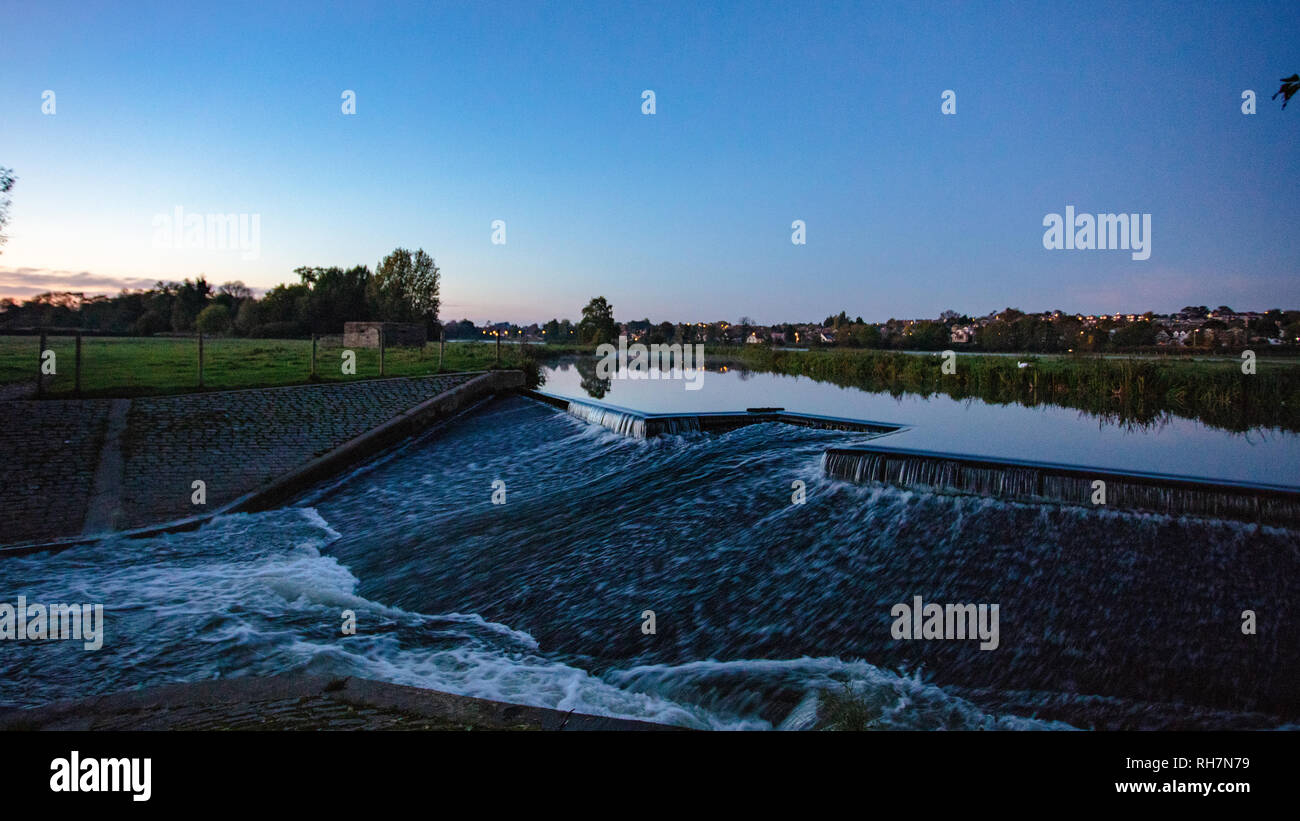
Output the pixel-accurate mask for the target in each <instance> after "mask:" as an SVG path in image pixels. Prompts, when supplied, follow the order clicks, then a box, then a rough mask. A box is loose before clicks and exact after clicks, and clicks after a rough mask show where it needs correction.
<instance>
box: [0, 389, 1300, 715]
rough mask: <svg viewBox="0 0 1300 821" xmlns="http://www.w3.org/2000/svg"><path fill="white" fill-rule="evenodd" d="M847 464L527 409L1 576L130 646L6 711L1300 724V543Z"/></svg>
mask: <svg viewBox="0 0 1300 821" xmlns="http://www.w3.org/2000/svg"><path fill="white" fill-rule="evenodd" d="M854 441H855V435H854V434H849V433H841V432H833V431H816V430H809V429H803V428H794V427H787V426H781V425H775V424H772V425H756V426H752V427H747V428H742V429H740V430H736V431H733V432H731V433H727V434H723V435H706V434H687V435H683V436H667V437H661V438H658V439H652V440H648V441H646V440H635V439H631V438H627V437H622V436H618V435H616V434H613V433H611V432H609V431H607V430H605V429H604V428H600V427H597V426H593V425H588V424H586V423H584V422H581V421H579V420H576V419H574V418H572V417H569V416H568V415H566V414H563V413H559V412H557V411H555V410H553V409H551V408H548V407H545V406H542V405H540V404H537V403H533V402H531V401H528V400H524V399H509V400H503V401H500V402H497V403H495V404H493V405H491V406H490V407H488V408H487V409H486V410H485V411H484V412H481V413H478V414H476V415H473V416H470V417H466V418H465V419H463V420H462V421H460V422H458V423H457V424H455V425H454V426H453V427H451V428H450V429H448V430H447V431H445V432H443V433H442V434H440V435H439V436H437V437H435V438H432V439H429V440H427V441H423V442H417V443H415V444H414V445H412V446H410V447H408V448H407V449H405V450H404V451H402V452H400V453H397V454H396V455H394V456H393V457H392V458H390V459H388V460H387V461H384V462H382V463H380V464H378V465H376V466H373V467H371V468H368V469H365V470H362V471H359V472H357V473H354V474H352V475H350V476H348V477H345V478H344V479H342V480H341V481H339V482H337V483H334V484H332V485H330V486H329V487H326V488H323V489H321V490H318V491H316V492H314V493H313V494H310V495H309V496H308V497H306V498H305V499H303V500H301V502H300V503H299V504H300V506H299V507H294V508H286V509H282V510H278V511H272V512H268V513H264V514H258V515H239V516H228V517H223V518H221V519H218V520H217V521H215V522H213V523H212V524H210V525H209V526H207V527H205V528H204V529H202V530H200V531H197V532H193V533H184V534H175V535H170V536H165V537H160V538H155V539H149V540H134V541H128V540H115V539H110V540H106V541H104V542H101V543H98V544H96V545H91V546H87V547H83V548H77V549H74V550H70V551H67V552H64V553H61V554H58V555H54V556H32V557H26V558H20V559H14V560H10V561H6V562H0V592H3V593H4V594H5V598H4V599H3V600H5V601H10V602H12V601H14V599H15V598H16V596H17V595H18V594H19V593H22V594H24V595H26V596H27V598H28V600H29V601H60V602H62V601H86V602H103V603H104V604H105V608H106V619H107V622H108V626H107V631H108V632H107V638H106V640H105V645H104V648H103V649H102V650H100V651H98V652H86V651H83V650H81V649H80V644H79V643H71V642H62V643H54V642H51V643H45V644H38V643H29V642H7V643H6V644H7V645H8V646H6V647H3V648H2V649H3V655H2V656H0V701H3V702H5V703H11V704H38V703H44V702H47V701H50V700H52V699H55V698H68V697H75V696H80V695H86V694H91V693H100V692H111V691H115V690H121V689H125V688H130V687H135V686H143V685H149V684H158V683H163V682H168V681H177V680H196V679H205V678H212V677H225V676H239V675H259V674H271V673H279V672H287V671H307V672H317V673H336V674H353V675H359V676H364V677H369V678H379V679H385V680H389V681H396V682H399V683H405V684H414V685H419V686H425V687H432V688H437V689H443V690H448V691H452V692H458V693H464V694H468V695H475V696H482V697H488V698H497V699H502V700H508V701H515V702H520V703H526V704H534V705H539V706H549V707H558V708H561V709H565V710H568V709H576V710H578V711H581V712H593V713H601V714H607V715H618V716H629V717H636V718H646V719H651V720H657V721H666V722H673V723H679V724H685V725H689V726H697V727H734V728H766V727H785V728H800V727H810V726H815V725H816V723H817V709H816V704H817V693H818V691H820V690H822V689H825V688H839V687H841V686H842V683H843V682H848V683H849V684H850V686H851V687H852V688H853V689H855V690H856V691H857V692H859V693H861V694H863V695H864V697H865V698H866V699H867V700H868V701H869V702H870V703H871V704H872V705H874V707H875V709H877V710H878V711H879V713H880V716H881V726H884V727H897V728H1033V727H1065V726H1074V727H1081V728H1088V727H1123V728H1138V727H1141V728H1154V727H1179V728H1185V727H1230V728H1231V727H1274V726H1283V725H1288V724H1290V723H1291V722H1294V721H1295V720H1296V718H1297V715H1300V695H1297V692H1296V688H1295V686H1294V682H1295V680H1296V674H1297V672H1300V671H1298V670H1297V668H1296V660H1297V658H1298V657H1300V653H1297V650H1300V647H1298V644H1300V638H1297V637H1298V636H1300V632H1298V631H1297V629H1296V628H1297V626H1298V625H1297V624H1296V617H1295V605H1294V602H1296V601H1297V592H1300V591H1298V590H1297V588H1298V587H1300V584H1298V583H1297V579H1298V578H1300V575H1298V574H1297V570H1300V567H1298V565H1300V538H1298V536H1297V534H1296V533H1294V532H1290V531H1286V530H1278V529H1269V528H1263V529H1260V528H1256V527H1252V526H1244V525H1239V524H1232V523H1221V522H1208V521H1197V520H1186V519H1184V520H1179V519H1171V518H1168V517H1159V516H1146V515H1132V514H1122V513H1113V512H1104V511H1103V512H1098V511H1094V510H1086V509H1082V508H1060V507H1050V506H1030V505H1016V504H1007V503H1002V502H996V501H991V500H987V499H979V498H973V497H949V496H942V495H935V494H927V493H911V492H904V491H899V490H895V489H890V488H882V487H876V488H871V487H858V486H853V485H849V484H846V483H842V482H838V481H833V480H829V479H826V478H824V477H823V476H822V475H821V470H820V464H821V453H822V451H823V450H824V449H825V448H826V447H830V446H851V445H852V444H853V443H854ZM497 479H501V480H503V481H504V482H505V483H506V485H505V486H506V494H507V498H506V504H504V505H494V504H492V501H491V496H492V491H493V488H492V484H493V482H494V480H497ZM795 480H802V481H803V482H805V483H806V485H807V503H806V504H803V505H792V504H791V503H790V501H791V499H790V497H791V483H792V482H794V481H795ZM914 595H920V596H922V597H923V598H924V599H925V600H926V601H930V602H954V603H955V602H971V603H997V604H999V605H1000V647H999V648H998V649H997V650H994V651H981V650H979V649H978V642H973V641H946V642H945V641H929V642H925V641H911V642H909V641H894V640H893V639H891V637H890V629H889V628H890V624H891V621H892V619H891V617H890V614H889V611H890V608H891V606H892V605H893V604H894V603H897V602H910V601H911V597H912V596H914ZM344 609H353V610H355V611H356V613H357V617H358V633H357V635H355V636H342V635H340V631H339V626H340V624H341V611H342V610H344ZM1244 609H1253V610H1255V611H1256V613H1257V614H1259V625H1260V626H1259V633H1258V635H1255V636H1243V635H1242V634H1241V630H1240V623H1241V620H1240V617H1241V611H1242V610H1244ZM644 610H653V611H654V612H655V614H656V621H657V633H656V634H654V635H645V634H643V633H642V631H641V623H642V622H641V614H642V612H643V611H644Z"/></svg>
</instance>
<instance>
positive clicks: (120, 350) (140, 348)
mask: <svg viewBox="0 0 1300 821" xmlns="http://www.w3.org/2000/svg"><path fill="white" fill-rule="evenodd" d="M338 339H339V338H338V337H334V338H333V343H332V344H324V343H322V344H319V345H318V346H317V349H316V376H315V377H314V378H313V377H312V368H311V358H312V343H311V340H309V339H235V338H205V339H204V346H203V385H204V389H205V390H233V389H238V388H258V387H272V386H277V385H298V384H304V383H307V382H311V381H317V382H346V381H351V380H356V379H374V378H378V377H379V376H380V370H379V351H378V350H377V349H373V348H354V349H352V350H353V352H354V353H355V354H356V373H355V374H344V373H343V369H342V363H343V346H342V345H341V344H339V342H338ZM38 347H39V343H38V340H37V338H36V337H19V336H4V337H0V384H8V383H13V382H22V381H26V382H30V381H32V380H33V379H34V376H35V372H36V367H37V361H38V359H37V357H38V353H37V348H38ZM46 347H47V349H48V350H52V351H54V354H55V360H54V361H55V368H56V371H55V374H54V375H53V376H51V377H47V378H46V383H45V391H46V395H47V396H52V397H68V396H72V395H73V389H74V387H75V376H74V374H75V365H76V349H75V341H74V340H73V338H72V337H63V336H51V337H49V338H48V339H47V342H46ZM554 353H558V351H556V352H554ZM545 355H548V352H546V351H545V350H538V349H537V348H536V347H535V346H530V347H528V348H527V349H522V350H521V348H520V346H518V345H502V346H501V358H500V363H499V365H498V361H497V352H496V346H494V345H491V344H481V343H475V342H449V343H447V346H446V350H445V353H444V356H443V357H442V360H441V368H440V367H439V355H438V345H437V344H430V345H425V346H424V347H423V348H389V349H388V350H386V351H385V352H384V363H383V364H384V369H383V375H384V376H426V375H430V374H434V373H448V372H453V371H480V370H487V369H489V368H494V367H502V368H522V369H524V370H525V371H528V372H531V373H534V374H535V373H536V371H537V365H536V363H537V360H538V359H539V358H541V357H543V356H545ZM81 360H82V364H81V387H82V391H81V395H82V396H87V397H109V396H113V397H119V396H153V395H160V394H170V393H188V392H190V391H195V390H198V377H199V373H198V368H199V363H198V342H197V340H195V339H189V338H157V337H154V338H146V337H132V338H107V337H86V338H84V339H83V340H82V352H81Z"/></svg>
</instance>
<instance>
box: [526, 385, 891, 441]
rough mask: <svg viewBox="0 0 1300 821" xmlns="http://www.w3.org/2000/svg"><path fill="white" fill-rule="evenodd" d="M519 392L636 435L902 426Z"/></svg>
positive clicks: (771, 410)
mask: <svg viewBox="0 0 1300 821" xmlns="http://www.w3.org/2000/svg"><path fill="white" fill-rule="evenodd" d="M523 393H524V394H525V395H527V396H529V397H531V398H533V399H536V400H537V401H539V402H544V403H546V404H548V405H551V406H552V407H556V408H559V409H560V410H563V411H566V412H567V413H569V414H570V415H571V416H575V417H577V418H579V419H582V420H584V421H586V422H590V423H592V424H594V425H601V426H602V427H606V428H609V429H610V430H612V431H614V432H615V433H622V434H624V435H627V436H633V437H636V438H638V439H646V438H648V437H652V436H662V435H664V434H675V433H688V432H692V431H705V432H721V431H728V430H735V429H736V428H740V427H744V426H745V425H757V424H762V423H764V422H780V423H782V424H786V425H799V426H801V427H807V428H821V429H824V430H844V431H858V432H866V433H878V434H884V433H893V432H894V431H897V430H901V429H902V428H903V426H902V425H895V424H891V423H888V422H871V421H865V420H859V419H844V418H840V417H836V416H818V415H816V414H811V413H794V412H791V411H787V410H785V409H784V408H749V409H747V410H745V411H721V412H705V413H645V412H642V411H637V410H632V409H631V408H623V407H619V406H618V405H610V404H606V403H603V402H588V401H586V400H579V399H567V398H565V397H562V396H553V395H551V394H547V393H542V392H541V391H534V390H528V391H523Z"/></svg>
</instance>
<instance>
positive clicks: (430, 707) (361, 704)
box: [0, 675, 682, 731]
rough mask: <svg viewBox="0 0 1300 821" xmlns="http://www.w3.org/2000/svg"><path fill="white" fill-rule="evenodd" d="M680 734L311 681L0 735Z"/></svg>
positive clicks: (163, 702) (397, 689)
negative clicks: (169, 732)
mask: <svg viewBox="0 0 1300 821" xmlns="http://www.w3.org/2000/svg"><path fill="white" fill-rule="evenodd" d="M680 729H682V728H680V727H671V726H668V725H663V724H652V723H650V722H645V721H632V720H630V719H618V718H606V717H604V716H591V715H583V714H580V713H574V712H564V711H562V710H550V709H546V708H542V707H528V706H524V705H520V704H506V703H504V702H500V701H488V700H486V699H481V698H470V697H468V696H458V695H453V694H451V693H443V692H439V691H436V690H423V689H420V688H418V687H407V686H404V685H400V684H389V683H387V682H382V681H372V680H369V679H359V678H351V677H345V678H339V677H329V676H305V675H283V676H268V677H264V678H261V677H259V678H236V679H221V680H215V681H199V682H192V683H188V684H170V685H165V686H162V687H152V688H148V689H144V690H132V691H128V692H123V693H114V694H111V695H105V696H97V697H94V698H86V699H78V700H70V701H59V702H55V703H53V704H47V705H45V706H43V707H35V708H31V709H12V710H8V711H0V731H5V730H9V731H13V730H74V731H75V730H105V731H111V730H150V731H161V730H200V731H202V730H291V731H292V730H299V731H301V730H455V731H465V730H480V731H482V730H486V731H520V730H522V731H528V730H552V731H555V730H622V731H628V730H680Z"/></svg>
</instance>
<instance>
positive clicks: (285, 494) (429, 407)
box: [0, 370, 526, 558]
mask: <svg viewBox="0 0 1300 821" xmlns="http://www.w3.org/2000/svg"><path fill="white" fill-rule="evenodd" d="M448 375H450V374H448ZM396 378H399V379H401V378H405V377H396ZM525 381H526V377H525V375H524V372H523V371H517V370H500V371H484V372H482V373H480V374H479V375H478V376H476V377H475V378H473V379H471V380H469V381H468V382H464V383H462V384H460V385H457V386H456V387H454V388H452V389H451V390H448V391H444V392H443V393H440V394H438V395H437V396H432V397H430V398H428V399H426V400H425V401H423V402H421V403H420V404H418V405H416V406H415V407H413V408H410V409H408V410H406V411H403V412H402V413H400V414H398V415H397V416H395V417H393V418H391V419H389V420H388V421H387V422H384V423H383V424H381V425H379V426H378V427H375V428H371V429H370V430H368V431H366V432H365V433H363V434H361V435H360V436H357V437H354V438H352V439H349V440H348V441H346V442H344V443H343V444H342V445H339V446H338V447H336V448H334V449H333V450H331V451H329V452H328V453H325V454H323V455H321V456H318V457H317V458H315V459H313V460H311V461H310V462H308V463H307V464H305V465H302V466H301V467H298V468H295V469H294V470H292V471H290V472H289V473H286V474H282V475H281V476H279V477H277V478H276V479H274V480H272V481H271V482H270V483H269V484H266V485H263V486H262V487H260V488H257V489H256V490H253V491H251V492H249V493H246V494H244V495H243V496H240V497H239V498H237V499H235V500H233V501H231V502H229V503H227V504H225V505H223V506H221V507H219V508H217V509H215V510H213V511H211V512H208V513H203V514H200V515H197V516H187V517H185V518H183V519H174V520H172V521H168V522H161V523H158V524H154V525H147V526H144V527H138V528H133V529H130V530H122V531H116V532H113V533H99V534H96V535H94V536H85V535H83V536H70V537H67V538H63V539H54V540H51V541H47V542H41V543H33V544H17V545H9V546H0V558H3V557H4V556H15V555H23V554H28V553H42V552H54V551H60V550H67V549H68V548H70V547H76V546H77V545H82V544H89V543H91V542H95V541H98V540H99V539H101V538H104V537H105V536H125V537H127V538H132V539H136V538H145V537H148V536H156V535H159V534H161V533H178V532H183V531H187V530H194V529H196V528H198V527H200V526H201V525H203V524H204V523H205V522H207V521H209V520H210V519H212V518H213V517H215V516H221V515H224V514H227V513H241V512H243V513H251V512H257V511H262V510H269V509H271V508H273V507H275V506H277V505H279V504H282V503H284V502H285V501H287V500H289V499H291V498H292V497H294V496H296V495H297V494H298V493H301V492H302V491H304V490H306V489H307V488H309V487H311V486H312V485H313V484H315V483H317V482H319V481H321V480H323V479H325V478H328V477H329V476H331V475H334V474H337V473H339V472H341V471H343V470H345V469H347V468H349V467H351V466H353V465H356V464H358V463H360V462H362V461H364V460H365V459H368V458H370V457H371V456H374V455H375V454H377V453H379V452H380V451H382V450H384V449H386V448H388V447H391V446H392V445H394V444H396V443H397V442H399V441H401V440H402V439H403V438H405V437H408V436H411V435H413V434H415V433H418V432H420V431H421V430H423V429H425V428H427V427H428V426H430V425H433V424H435V423H437V422H439V421H446V420H448V419H450V418H452V417H453V416H455V415H457V414H459V413H462V412H464V411H466V410H468V409H469V408H470V406H472V405H473V404H474V403H476V402H478V401H480V400H482V399H484V398H487V397H489V396H494V395H499V394H503V393H510V392H514V391H519V390H522V389H523V388H524V385H525ZM242 390H259V389H257V388H244V389H241V391H242Z"/></svg>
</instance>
